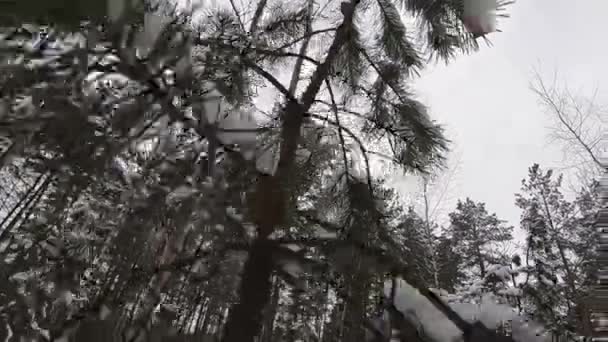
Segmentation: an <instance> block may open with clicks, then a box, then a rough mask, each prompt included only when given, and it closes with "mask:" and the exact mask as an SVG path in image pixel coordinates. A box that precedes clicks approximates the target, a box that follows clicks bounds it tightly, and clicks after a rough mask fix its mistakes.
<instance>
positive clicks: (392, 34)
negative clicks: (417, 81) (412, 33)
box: [377, 0, 422, 72]
mask: <svg viewBox="0 0 608 342" xmlns="http://www.w3.org/2000/svg"><path fill="white" fill-rule="evenodd" d="M377 3H378V6H379V7H380V13H381V16H380V23H381V25H382V33H381V34H379V35H378V44H379V45H380V46H381V48H382V50H383V51H384V52H385V53H386V54H387V56H388V57H389V58H390V59H391V61H394V62H396V63H398V64H401V65H403V66H405V67H406V68H407V69H408V70H409V69H413V71H414V72H417V71H416V70H417V69H420V68H422V60H421V59H420V57H419V55H418V52H417V51H416V48H415V47H414V45H413V44H412V43H411V42H410V41H409V39H410V38H409V37H408V33H407V29H406V28H405V25H404V24H403V21H402V20H401V14H400V13H399V10H398V9H397V7H396V6H395V5H394V4H393V2H392V1H391V0H377Z"/></svg>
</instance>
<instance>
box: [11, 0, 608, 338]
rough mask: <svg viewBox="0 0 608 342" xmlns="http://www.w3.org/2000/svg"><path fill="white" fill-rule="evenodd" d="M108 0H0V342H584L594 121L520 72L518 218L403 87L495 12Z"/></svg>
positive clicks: (383, 1)
mask: <svg viewBox="0 0 608 342" xmlns="http://www.w3.org/2000/svg"><path fill="white" fill-rule="evenodd" d="M43 3H44V5H42V4H43ZM101 3H102V1H99V4H101ZM103 3H104V4H105V6H101V7H100V6H99V4H96V5H95V6H91V7H88V6H83V4H84V2H83V3H81V4H80V5H78V4H77V2H73V1H72V2H70V1H55V2H53V1H47V2H41V1H34V0H31V1H25V2H19V3H18V2H13V3H11V2H10V1H7V2H6V4H0V12H1V13H0V273H1V274H2V276H1V277H0V341H6V342H13V341H18V342H26V341H27V342H30V341H45V342H50V341H55V342H74V341H75V342H79V341H87V342H107V341H122V342H127V341H128V342H144V341H152V342H161V341H166V342H169V341H174V342H179V341H184V342H185V341H199V342H200V341H203V342H215V341H217V342H220V341H221V342H254V341H255V342H275V341H276V342H351V341H356V342H358V341H362V342H367V341H369V342H395V341H397V342H460V341H462V342H482V341H484V342H485V341H500V342H508V341H510V342H554V341H555V342H566V341H583V340H586V339H587V338H589V337H590V336H592V334H593V329H594V326H593V322H594V317H593V315H592V312H593V311H594V310H595V309H594V308H593V305H594V304H597V302H595V301H594V300H593V298H592V294H593V289H594V285H595V284H596V283H597V282H598V279H599V278H600V275H601V273H602V271H603V269H601V268H600V267H599V266H598V262H597V260H598V259H601V257H602V254H601V252H599V251H598V248H597V243H598V239H599V234H598V233H597V232H596V230H595V228H594V227H595V225H596V218H597V217H598V215H599V214H598V213H599V212H600V209H601V208H602V205H603V204H602V201H601V198H600V197H601V191H602V186H601V184H602V183H601V182H600V179H601V177H602V175H603V172H604V171H605V164H602V160H601V157H602V148H603V147H602V140H601V139H602V132H603V131H607V130H608V127H607V126H606V122H608V121H607V120H606V116H605V115H606V114H605V112H601V111H600V110H599V109H597V107H595V106H594V103H593V99H592V98H591V97H589V98H580V97H577V96H574V95H573V94H572V93H571V92H569V91H568V90H567V88H560V87H558V86H555V85H553V84H549V83H547V82H546V81H545V80H544V79H543V78H542V77H541V76H540V75H537V76H538V77H536V78H535V79H533V80H531V84H532V86H531V89H530V91H531V92H533V93H534V96H536V98H537V99H538V100H539V103H540V107H539V112H540V111H543V110H544V111H546V112H547V114H548V116H549V117H550V118H551V120H552V121H553V122H554V123H555V126H554V127H552V128H551V130H552V131H551V132H552V133H553V136H554V143H555V144H558V145H560V146H563V148H564V151H565V153H566V154H567V155H568V159H570V160H572V161H575V162H574V163H572V164H573V165H574V166H569V167H568V168H567V172H564V170H565V169H561V170H555V169H553V168H551V167H548V166H544V165H539V164H538V163H534V164H532V165H529V168H528V169H527V175H526V177H525V178H524V179H522V180H521V188H520V190H519V191H518V192H517V193H514V194H512V197H511V201H512V205H513V206H516V207H517V208H518V210H519V212H520V220H519V222H515V223H514V224H515V226H513V225H511V224H509V223H508V222H507V221H506V220H504V219H503V218H501V217H499V216H498V215H497V214H496V213H495V212H493V210H491V209H490V208H489V207H488V206H487V204H486V203H484V202H483V201H479V200H478V199H475V198H470V197H466V196H464V197H463V198H458V199H457V201H455V202H456V204H455V206H453V207H446V203H445V195H446V193H448V192H449V191H450V189H449V183H450V179H451V177H453V175H454V173H455V172H457V170H456V168H457V165H453V163H452V162H451V161H452V160H453V159H454V158H453V150H452V142H451V139H450V136H448V135H447V134H446V133H445V130H444V127H443V126H442V124H441V123H440V122H437V121H436V120H434V119H433V117H432V115H431V113H432V111H431V110H430V108H429V107H427V104H425V103H422V102H421V101H420V100H419V99H418V98H417V97H416V95H415V93H416V89H415V88H413V87H412V83H413V80H415V79H416V78H417V77H419V75H420V73H421V72H422V71H423V70H424V69H425V68H427V67H429V66H430V65H433V64H436V63H444V64H447V65H448V67H449V65H450V63H452V62H453V61H454V60H455V59H458V58H460V57H461V56H464V55H469V54H474V53H476V52H477V51H478V50H479V49H480V45H482V44H485V45H489V48H490V49H491V48H492V47H491V40H492V35H494V34H501V32H500V30H499V29H498V27H497V26H496V25H498V26H500V23H501V22H504V21H508V20H509V19H510V18H509V7H510V6H511V5H512V2H511V1H505V0H499V1H496V0H494V1H489V0H464V1H462V0H458V1H457V0H434V1H428V0H343V1H337V0H336V1H334V0H249V1H247V0H218V1H201V2H200V3H198V2H197V3H190V2H186V1H179V2H177V3H174V2H148V1H146V2H144V1H132V2H129V1H125V0H107V2H103ZM11 4H12V5H11ZM54 4H55V5H54ZM57 4H58V5H57ZM38 5H40V7H38ZM2 6H4V7H2ZM7 6H8V7H7ZM10 6H13V7H10ZM45 6H46V7H45ZM53 6H55V7H53ZM61 6H62V7H61ZM104 11H105V12H104ZM539 134H543V133H539ZM480 143H481V142H480ZM522 171H526V170H522ZM391 174H403V175H409V176H410V177H413V178H414V179H415V180H416V185H415V187H416V188H415V189H413V190H412V193H413V194H414V195H413V197H414V200H413V201H405V200H404V198H403V196H402V194H400V193H399V191H397V190H396V189H395V188H394V187H393V186H391V183H390V182H389V179H388V176H387V175H391ZM604 191H605V190H604ZM440 207H441V208H444V209H445V211H446V215H444V216H445V217H443V218H440V217H439V215H437V212H438V208H440ZM518 236H519V237H518Z"/></svg>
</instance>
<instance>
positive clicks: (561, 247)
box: [516, 164, 597, 334]
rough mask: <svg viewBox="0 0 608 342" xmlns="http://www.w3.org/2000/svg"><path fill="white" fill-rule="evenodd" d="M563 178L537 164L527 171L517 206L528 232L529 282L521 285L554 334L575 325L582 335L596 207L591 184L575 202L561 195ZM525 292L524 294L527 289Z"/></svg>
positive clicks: (586, 323)
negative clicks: (530, 279) (524, 285)
mask: <svg viewBox="0 0 608 342" xmlns="http://www.w3.org/2000/svg"><path fill="white" fill-rule="evenodd" d="M561 181H562V176H561V175H559V176H554V175H553V172H552V170H547V171H543V170H542V169H541V168H540V166H539V165H538V164H534V165H533V166H532V167H530V168H529V170H528V178H527V179H525V180H524V181H523V182H522V192H521V193H520V194H518V195H517V200H516V204H517V206H519V207H520V208H521V209H522V211H523V213H522V228H523V229H524V230H525V231H526V232H527V233H528V237H527V254H528V260H529V262H530V264H531V265H530V267H531V270H530V272H531V274H532V277H533V279H534V281H531V282H526V288H524V290H525V292H524V293H527V294H528V296H529V298H530V299H531V300H532V302H533V303H534V306H533V310H534V312H535V313H536V314H537V316H540V317H542V320H543V321H545V322H547V323H548V324H550V325H551V327H552V328H553V329H555V330H557V331H559V332H564V331H571V332H574V330H575V329H577V330H579V332H581V333H583V334H585V333H589V331H585V329H588V322H586V321H588V319H589V318H588V316H587V314H586V313H585V312H586V309H585V297H586V294H585V293H586V292H587V291H588V290H589V287H588V286H589V284H590V280H591V278H590V276H591V273H589V272H590V271H591V269H590V268H589V267H591V266H592V265H591V264H590V262H591V261H592V260H593V243H594V242H593V241H595V240H594V234H593V233H592V231H593V230H592V229H591V226H592V223H591V220H590V217H591V216H592V215H593V212H594V211H595V210H597V206H596V205H594V204H592V203H594V202H595V201H594V200H593V192H594V190H593V188H591V191H589V192H582V193H581V195H580V196H578V198H577V199H576V200H575V201H574V202H570V201H567V200H566V199H565V198H564V195H563V194H562V190H561ZM526 291H527V292H526Z"/></svg>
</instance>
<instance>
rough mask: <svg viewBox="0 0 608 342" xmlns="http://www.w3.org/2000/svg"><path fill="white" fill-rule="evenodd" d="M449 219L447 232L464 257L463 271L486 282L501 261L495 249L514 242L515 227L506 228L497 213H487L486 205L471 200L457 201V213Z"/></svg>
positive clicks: (452, 214)
mask: <svg viewBox="0 0 608 342" xmlns="http://www.w3.org/2000/svg"><path fill="white" fill-rule="evenodd" d="M449 216H450V226H449V227H448V228H447V230H446V232H447V234H448V236H450V237H451V239H453V241H454V243H455V245H456V251H457V253H458V254H459V255H460V256H461V259H462V267H463V270H465V271H469V272H472V274H473V275H474V276H476V277H478V278H479V279H484V278H485V277H486V275H487V274H488V267H489V266H490V265H493V264H497V263H499V261H501V255H499V254H497V253H496V247H498V246H499V245H500V244H501V243H504V242H508V241H510V240H511V239H512V235H511V233H512V231H513V227H511V226H507V225H506V224H505V222H504V221H502V220H500V219H499V218H498V217H497V216H496V214H490V213H488V212H487V210H486V207H485V204H484V203H475V202H474V201H473V200H471V199H469V198H467V199H465V200H464V201H458V203H457V204H456V210H455V211H454V212H452V213H450V214H449Z"/></svg>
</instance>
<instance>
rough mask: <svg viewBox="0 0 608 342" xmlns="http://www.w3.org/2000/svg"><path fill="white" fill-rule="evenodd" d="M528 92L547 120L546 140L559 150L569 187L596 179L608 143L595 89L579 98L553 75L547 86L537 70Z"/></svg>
mask: <svg viewBox="0 0 608 342" xmlns="http://www.w3.org/2000/svg"><path fill="white" fill-rule="evenodd" d="M531 89H532V91H533V92H534V93H535V94H536V96H537V97H538V99H539V101H540V103H541V105H542V106H543V108H544V110H545V112H546V113H547V114H548V115H549V117H550V119H551V122H552V125H551V126H550V129H551V131H550V138H551V141H552V142H555V143H558V144H560V145H561V147H562V151H563V152H564V167H563V171H571V172H572V173H571V176H572V179H571V180H570V183H571V185H572V186H574V187H575V188H579V187H580V186H581V185H582V186H584V185H586V184H589V182H590V181H591V180H593V179H597V177H598V176H599V174H600V172H601V170H602V168H603V166H602V161H601V151H602V150H603V149H605V148H606V144H607V143H608V140H606V133H605V132H607V131H608V108H606V107H605V106H602V105H601V104H600V103H599V102H598V100H597V89H595V90H594V91H593V92H592V93H591V94H587V95H580V94H577V93H574V92H573V91H572V90H571V89H570V88H569V87H568V85H567V84H564V83H563V82H562V83H561V84H560V83H558V81H557V73H555V74H554V77H553V80H552V81H551V82H550V83H549V82H547V81H546V80H544V79H543V77H542V76H541V75H540V72H539V71H538V70H536V71H535V72H534V80H533V81H532V84H531Z"/></svg>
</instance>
